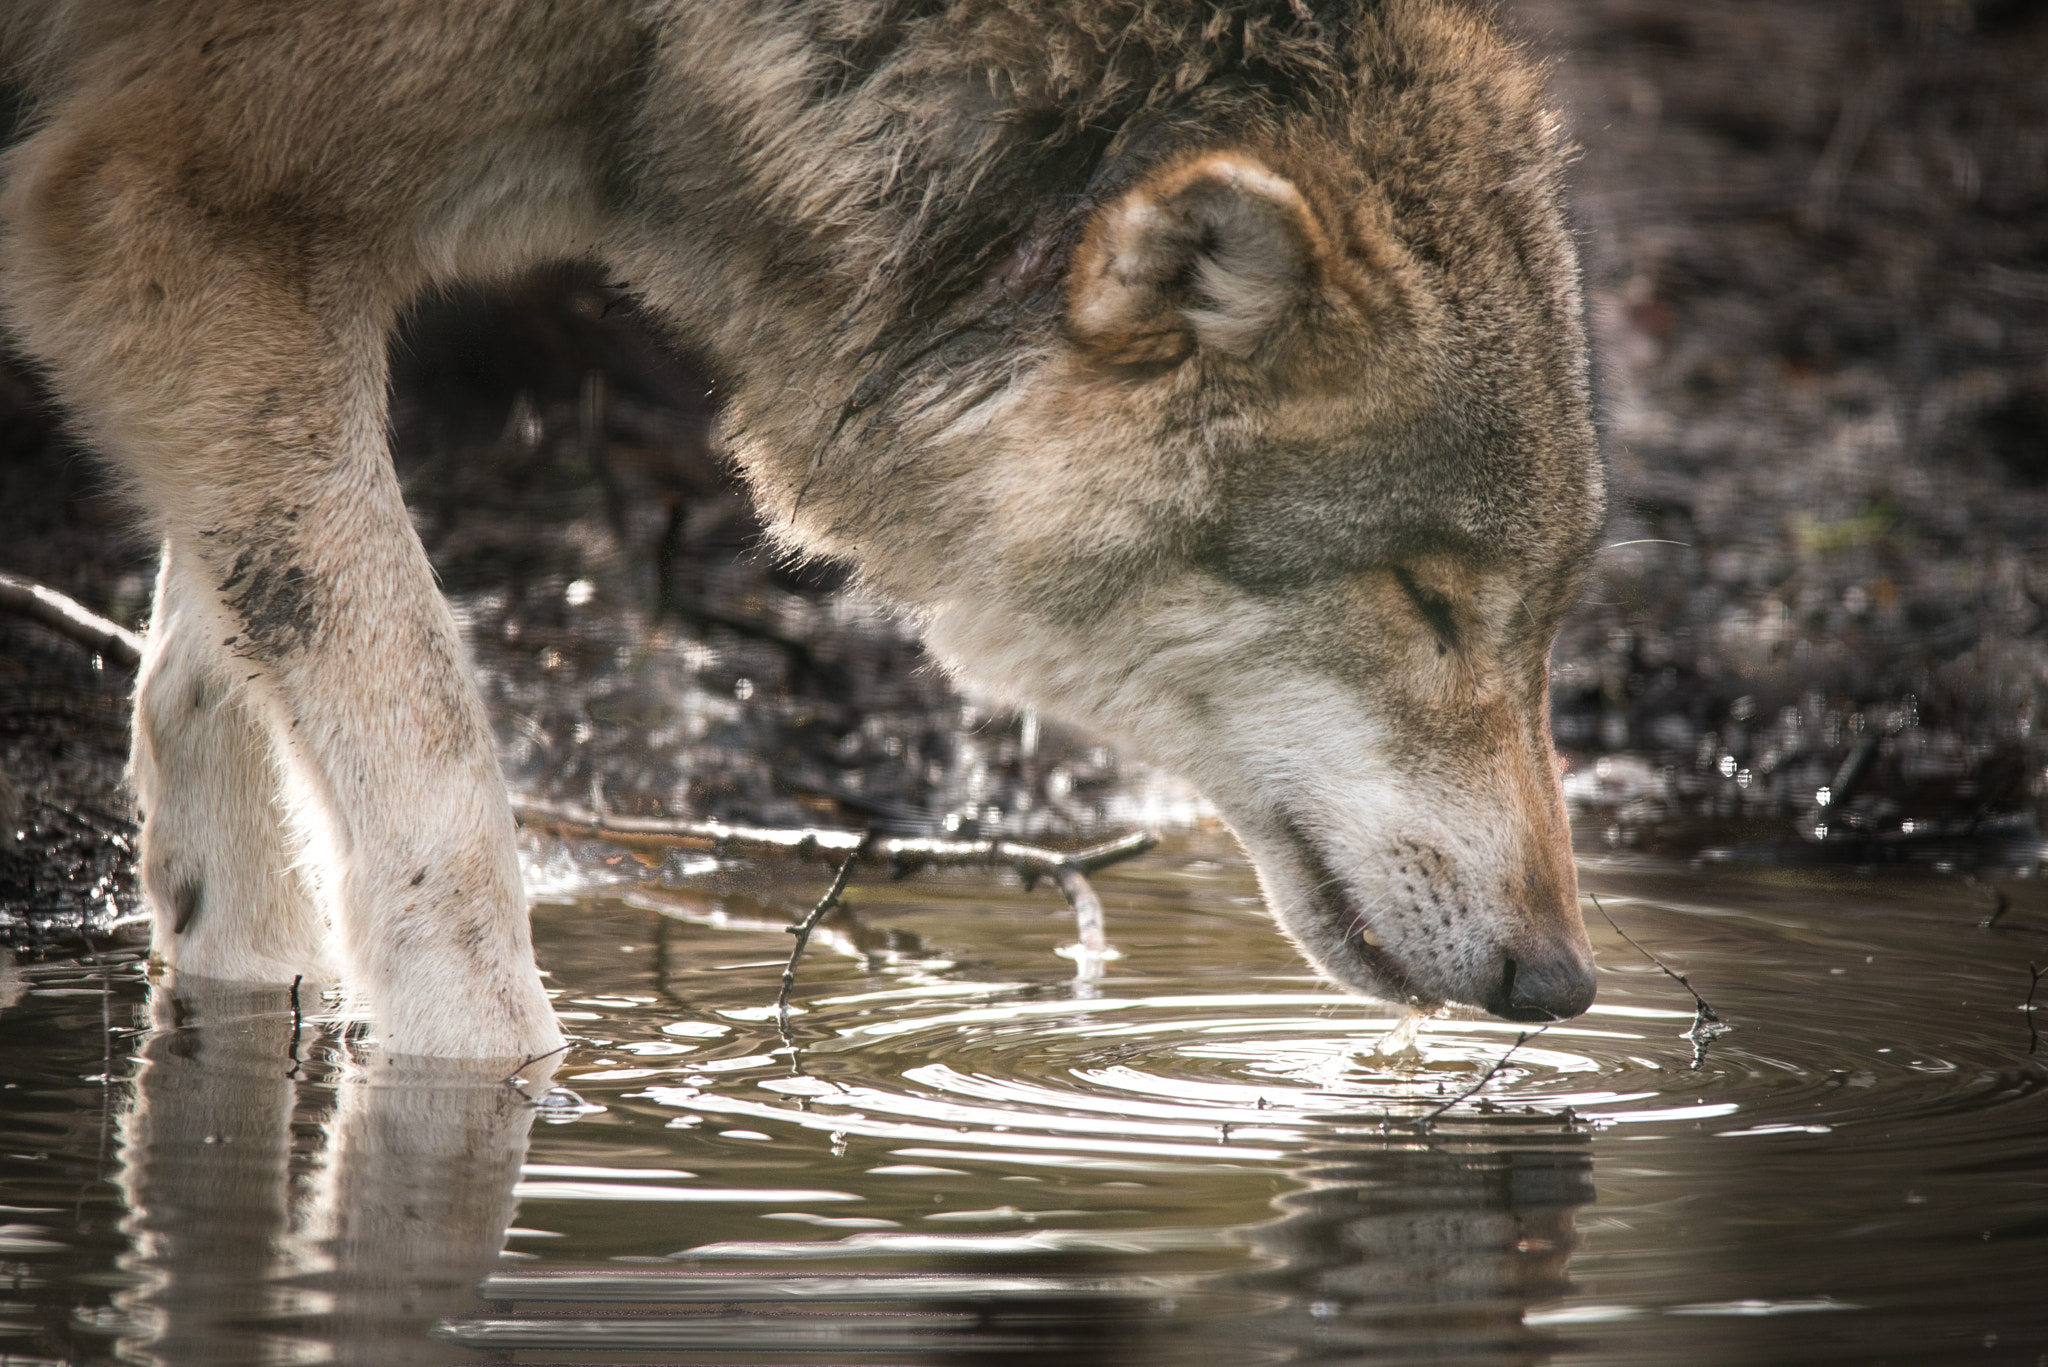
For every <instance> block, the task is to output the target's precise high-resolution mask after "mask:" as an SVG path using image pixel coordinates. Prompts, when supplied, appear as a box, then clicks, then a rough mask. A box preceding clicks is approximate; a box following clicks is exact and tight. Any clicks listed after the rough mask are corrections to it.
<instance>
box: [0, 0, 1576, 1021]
mask: <svg viewBox="0 0 2048 1367" xmlns="http://www.w3.org/2000/svg"><path fill="white" fill-rule="evenodd" d="M0 23H4V24H5V25H6V28H5V30H4V33H0V41H4V42H5V44H6V51H7V53H8V54H9V56H8V60H9V62H10V63H11V68H12V70H13V72H14V78H15V80H16V81H17V83H19V84H20V85H21V86H22V87H23V88H25V89H26V90H27V91H28V94H29V101H30V103H29V106H28V108H29V115H28V123H27V131H26V134H25V135H24V136H23V137H22V138H21V139H20V140H19V141H18V142H17V144H16V146H15V147H14V148H13V149H12V150H11V151H10V152H9V153H8V155H7V157H6V161H5V163H4V177H5V190H4V200H0V309H4V314H5V318H6V321H7V323H8V325H9V326H10V327H11V329H12V333H13V336H14V339H15V341H16V344H17V345H18V346H19V347H20V348H21V350H22V351H23V352H24V353H25V354H26V355H28V356H29V357H31V358H33V360H34V361H35V362H36V363H37V364H39V365H40V366H41V367H42V369H43V372H44V373H45V374H46V375H47V377H48V380H49V383H50V384H51V385H52V387H53V389H54V392H55V393H56V394H57V395H58V396H59V398H60V399H61V401H62V402H63V403H64V404H65V405H66V406H67V408H68V411H69V412H70V413H71V414H72V415H73V417H74V420H75V422H76V424H77V426H78V429H79V430H80V432H81V433H82V434H83V435H84V436H85V437H86V438H87V439H89V440H90V442H91V443H92V444H93V446H94V447H95V448H96V449H97V450H98V451H100V452H101V453H103V454H104V457H105V459H106V460H107V461H108V462H109V464H110V467H111V469H112V470H113V471H114V472H115V474H116V476H117V478H118V479H119V480H120V481H121V483H122V486H123V487H124V488H126V489H127V490H128V491H129V493H130V494H131V495H132V497H133V499H134V501H135V504H136V506H137V507H138V508H139V509H140V510H141V511H142V513H143V515H144V516H145V517H146V518H147V519H148V524H149V526H150V527H151V528H152V529H153V530H154V532H155V533H157V534H158V535H160V536H161V538H162V542H163V547H164V554H163V562H162V568H161V573H160V578H159V581H158V585H157V590H156V599H155V607H154V611H153V616H152V619H151V627H150V631H149V637H148V648H147V654H146V658H145V661H144V663H143V666H142V669H141V673H140V676H139V681H138V686H137V691H136V706H135V726H134V754H133V764H132V782H133V787H134V792H135V797H136V800H137V804H138V806H139V807H140V809H141V810H142V811H143V813H144V823H143V827H142V837H141V845H140V851H139V859H140V864H141V874H142V880H143V884H144V887H145V889H146V893H147V897H148V900H149V903H150V906H151V908H152V910H153V915H154V936H155V939H154V946H155V951H156V953H157V954H158V955H159V956H160V957H161V959H162V960H163V961H164V962H165V963H166V964H167V965H168V966H169V967H170V968H171V969H173V970H174V971H176V972H177V973H180V974H185V975H192V976H195V977H198V978H201V979H214V978H220V979H240V980H258V981H265V980H267V981H282V980H288V979H290V978H291V977H293V976H294V975H298V974H305V975H307V976H309V977H327V976H330V975H335V974H338V975H339V976H340V977H341V978H343V979H344V980H346V981H348V982H349V983H351V984H352V985H353V987H354V988H355V990H357V991H358V992H359V993H360V994H362V996H363V997H364V998H365V999H366V1000H367V1003H368V1006H369V1010H370V1012H371V1014H372V1016H373V1018H374V1020H375V1021H376V1022H377V1024H378V1028H379V1030H380V1032H381V1037H382V1039H383V1040H384V1042H385V1045H386V1047H388V1048H389V1049H390V1050H392V1051H394V1052H395V1053H401V1054H404V1053H410V1054H420V1055H437V1056H501V1055H503V1056H510V1055H522V1054H529V1053H538V1052H541V1051H544V1050H547V1049H550V1048H553V1047H554V1046H555V1045H556V1044H557V1043H558V1041H559V1038H560V1036H559V1035H558V1033H557V1027H556V1023H555V1020H554V1017H553V1015H552V1013H551V1011H550V1009H549V1005H548V1001H547V998H546V995H545V994H544V992H543V991H542V987H541V982H540V979H539V977H538V976H537V974H536V970H535V967H534V962H533V954H532V947H531V943H530V939H529V931H528V927H527V917H526V909H525V903H524V900H523V897H522V893H521V888H520V881H519V868H518V862H517V859H516V856H515V848H514V833H513V824H512V820H511V817H510V815H509V808H508V804H507V797H506V791H505V786H504V782H503V780H502V778H501V777H500V774H499V770H498V766H497V764H496V762H495V759H494V755H493V750H492V745H491V738H490V732H489V729H488V727H487V725H486V719H485V715H484V711H483V708H482V706H481V704H480V702H479V699H478V695H477V692H476V690H475V688H474V686H473V684H472V682H471V680H470V678H469V675H468V673H467V669H466V665H465V660H464V652H463V646H462V643H461V640H460V637H459V635H458V632H457V628H456V625H455V622H454V620H453V618H452V617H451V615H450V612H449V610H448V608H447V606H446V605H445V603H444V602H443V600H442V599H441V597H440V596H439V594H438V592H437V591H436V588H435V584H434V576H433V573H432V571H431V569H430V568H429V566H428V563H427V560H426V558H425V556H424V554H423V552H422V550H421V547H420V544H419V541H418V539H417V537H416V536H415V535H414V533H413V530H412V527H411V525H410V523H409V521H408V519H407V514H406V509H405V506H404V503H403V502H402V500H401V498H400V493H399V487H398V484H397V482H396V480H395V479H394V476H393V473H392V469H391V464H390V460H389V456H388V453H387V449H386V435H385V423H386V397H385V385H386V373H387V372H386V350H387V339H388V337H389V335H390V333H391V330H392V327H393V323H394V320H395V319H397V318H398V317H399V315H400V314H401V312H402V311H403V310H404V309H405V308H406V307H407V306H408V304H409V303H410V302H411V301H413V300H415V299H417V298H418V297H419V296H420V295H421V294H422V293H423V292H425V291H430V290H434V289H438V288H441V287H444V286H446V285H448V284H450V283H451V282H455V281H460V280H472V279H489V278H493V277H504V276H507V275H509V274H511V273H514V272H517V271H520V270H523V269H526V268H529V267H531V266H533V265H534V264H536V263H540V262H546V261H552V260H558V259H564V258H585V259H595V260H597V261H600V262H602V263H604V265H605V268H606V269H608V270H610V271H612V272H615V273H616V275H617V276H618V278H620V279H621V280H623V281H625V282H628V283H629V284H630V286H631V288H632V289H633V290H634V291H635V292H636V293H637V295H638V297H639V298H640V299H641V300H642V301H643V302H644V304H645V305H646V307H647V308H648V309H649V310H650V311H651V312H652V313H654V314H655V315H657V316H659V317H660V318H662V319H664V320H665V321H666V322H667V323H668V324H669V325H671V326H673V327H674V328H675V329H676V331H677V333H678V335H680V336H682V337H684V338H687V339H688V340H689V341H690V343H691V344H692V346H693V347H695V348H696V349H698V350H700V351H701V352H703V353H705V354H708V356H709V357H710V358H711V361H712V363H713V366H714V368H715V370H716V371H717V373H719V374H720V375H721V376H722V377H723V387H724V390H725V393H726V395H727V405H728V407H727V412H726V418H725V421H726V427H727V441H728V443H729V446H730V449H731V451H732V454H733V458H734V460H735V461H736V462H737V465H738V467H739V469H740V470H741V471H742V472H743V473H744V475H745V477H746V479H747V480H748V481H749V483H750V484H751V486H752V489H753V492H754V495H755V496H756V498H757V499H758V500H759V502H760V504H761V506H762V508H763V509H764V511H765V513H766V514H767V516H768V517H769V519H770V520H771V521H772V523H773V526H774V528H775V530H776V533H777V535H778V536H779V537H780V538H781V540H782V542H783V544H784V545H786V546H787V547H790V548H792V549H793V550H794V551H796V552H798V553H801V554H804V555H814V556H823V557H835V558H838V559H841V560H843V561H845V562H847V563H849V564H850V565H851V566H852V567H853V568H854V570H855V571H856V573H857V574H858V575H859V576H860V578H861V580H862V581H863V582H864V583H865V584H866V585H867V586H868V587H869V588H871V589H873V590H875V591H877V592H879V593H882V594H884V595H887V596H888V597H890V598H892V599H894V600H895V601H896V602H898V603H900V604H902V605H904V606H905V607H906V608H907V609H908V610H909V611H910V612H912V613H914V614H915V615H916V616H917V618H918V619H919V620H920V621H921V623H922V625H923V629H924V632H925V636H926V639H927V641H928V643H929V645H930V647H931V648H932V650H933V651H935V652H936V653H937V655H938V656H939V657H940V658H941V659H943V660H945V661H946V662H948V663H949V665H950V666H951V667H952V668H954V669H956V670H957V671H958V672H959V673H960V674H961V675H962V676H964V677H965V678H967V679H969V680H972V681H975V682H977V683H978V684H980V685H981V686H982V687H984V688H986V689H988V690H989V691H991V692H994V693H996V694H998V695H999V696H1002V697H1006V698H1009V699H1012V700H1015V701H1017V702H1020V703H1023V702H1028V703H1031V704H1033V705H1036V706H1038V707H1040V708H1042V709H1043V710H1045V711H1046V712H1047V713H1049V714H1053V715H1058V716H1062V717H1065V718H1068V719H1070V720H1072V721H1073V722H1075V723H1078V724H1079V725H1081V726H1083V727H1086V728H1090V729H1092V730H1094V731H1095V732H1097V733H1099V734H1101V735H1102V736H1104V737H1106V738H1108V739H1110V740H1112V741H1114V742H1116V743H1118V744H1120V745H1122V746H1124V747H1126V748H1127V749H1128V750H1129V751H1131V752H1134V753H1137V754H1140V755H1143V756H1146V757H1149V758H1150V759H1152V760H1154V761H1157V762H1159V763H1161V764H1163V765H1166V766H1168V767H1170V768H1172V769H1174V770H1176V771H1179V772H1180V773H1182V774H1184V775H1186V776H1187V777H1189V778H1190V779H1191V780H1193V781H1194V782H1196V783H1197V784H1198V785H1199V786H1200V787H1201V788H1202V789H1203V790H1204V791H1205V792H1206V793H1207V794H1208V795H1209V797H1210V798H1211V799H1212V800H1213V801H1214V802H1215V803H1216V805H1217V807H1218V808H1219V809H1220V811H1221V812H1222V813H1223V814H1224V816H1225V817H1226V819H1227V820H1228V822H1229V823H1230V825H1231V826H1232V828H1233V829H1234V830H1235V831H1236V833H1237V835H1238V837H1239V838H1240V839H1241V841H1242V843H1243V845H1244V847H1245V848H1246V850H1247V851H1248V853H1249V854H1250V856H1251V858H1252V860H1253V862H1254V864H1255V865H1256V867H1257V870H1258V875H1259V878H1260V880H1261V883H1262V886H1263V889H1264V892H1265V894H1266V898H1267V901H1268V904H1269V906H1270V908H1271V910H1272V912H1273V914H1274V916H1275V918H1276V919H1277V921H1278V923H1279V925H1280V926H1281V927H1282V928H1283V929H1284V930H1285V931H1286V932H1287V934H1289V935H1290V936H1291V937H1292V938H1293V939H1294V940H1295V942H1296V943H1297V944H1299V946H1300V948H1301V950H1302V952H1303V953H1304V954H1305V955H1306V956H1307V958H1308V959H1309V961H1310V962H1311V963H1312V964H1313V965H1314V966H1315V967H1316V969H1318V970H1319V971H1320V972H1321V973H1323V974H1324V975H1326V976H1327V977H1328V978H1329V979H1331V980H1333V981H1335V982H1337V983H1339V984H1341V985H1343V986H1345V987H1348V988H1351V989H1354V990H1357V991H1359V992H1363V993H1368V994H1373V995H1378V996H1382V997H1390V998H1392V999H1395V1000H1398V1001H1407V1002H1411V1003H1414V1004H1417V1005H1420V1006H1434V1005H1436V1004H1439V1003H1442V1002H1447V1001H1453V1002H1465V1003H1472V1004H1476V1005H1479V1006H1481V1007H1484V1008H1485V1009H1486V1010H1488V1011H1491V1012H1494V1013H1497V1014H1499V1015H1501V1016H1505V1017H1508V1018H1510V1019H1515V1020H1527V1021H1535V1020H1553V1019H1558V1018H1563V1017H1568V1016H1571V1015H1574V1014H1576V1013H1578V1012H1580V1011H1582V1010H1584V1009H1585V1008H1586V1006H1587V1005H1588V1004H1589V1002H1590V1001H1591V999H1592V996H1593V990H1594V982H1593V963H1592V957H1591V951H1590V947H1589V945H1588V942H1587V938H1586V934H1585V930H1584V927H1583V925H1582V923H1581V920H1580V916H1579V911H1578V898H1577V888H1576V881H1575V875H1574V871H1573V865H1572V856H1571V847H1570V840H1569V831H1568V828H1567V824H1566V816H1565V810H1564V805H1563V801H1562V794H1561V789H1560V784H1559V778H1558V772H1557V767H1556V764H1557V762H1556V757H1555V753H1554V750H1553V748H1552V744H1551V739H1550V735H1549V723H1548V708H1547V692H1548V690H1547V659H1548V652H1549V648H1550V643H1551V640H1552V638H1553V636H1554V634H1555V631H1556V629H1557V626H1558V624H1559V622H1560V620H1561V618H1562V616H1563V614H1564V613H1565V611H1566V610H1567V608H1568V607H1569V605H1570V603H1571V602H1572V600H1573V598H1574V595H1575V592H1576V585H1577V583H1578V581H1579V578H1580V576H1581V573H1582V571H1583V568H1584V566H1585V564H1586V562H1587V559H1588V556H1589V554H1590V553H1591V548H1592V546H1593V544H1594V540H1595V538H1596V536H1597V533H1598V529H1599V527H1600V525H1601V522H1602V516H1603V513H1602V498H1603V494H1602V476H1601V469H1600V461H1599V457H1598V454H1597V447H1596V442H1595V437H1594V429H1593V424H1592V421H1591V416H1590V399H1589V393H1588V383H1587V357H1586V349H1585V343H1584V337H1583V329H1582V324H1581V318H1580V313H1581V305H1580V297H1579V286H1578V272H1577V265H1576V260H1575V256H1574V251H1573V246H1572V241H1571V237H1570V233H1569V231H1568V228H1567V225H1566V220H1565V217H1564V213H1563V209H1562V207H1561V204H1562V194H1563V191H1562V176H1563V171H1564V167H1565V165H1566V163H1567V161H1568V157H1569V149H1568V148H1567V146H1566V144H1565V140H1564V138H1563V136H1562V133H1561V131H1560V123H1559V120H1558V118H1557V116H1556V114H1555V113H1554V111H1553V110H1552V109H1551V107H1550V105H1549V104H1548V103H1547V100H1546V95H1545V91H1544V87H1543V83H1542V73H1541V70H1540V68H1539V66H1538V65H1537V64H1536V63H1535V62H1534V61H1532V60H1531V59H1530V58H1529V57H1528V55H1527V54H1526V53H1524V52H1523V51H1522V50H1521V49H1520V48H1519V47H1518V46H1517V45H1516V43H1515V42H1514V41H1512V40H1511V39H1510V38H1509V37H1507V36H1505V35H1504V33H1503V32H1502V30H1501V29H1500V28H1499V26H1498V25H1497V23H1496V22H1495V20H1494V18H1493V16H1492V15H1491V13H1490V11H1489V9H1488V8H1487V6H1486V5H1485V4H1483V3H1470V2H1461V0H1221V2H1220V3H1207V2H1205V3H1192V0H1190V2H1188V3H1181V2H1180V0H784V2H783V3H776V4H763V3H751V2H748V0H550V3H544V4H535V3H532V0H441V2H440V3H436V4H431V5H420V4H414V3H409V0H324V2H323V3H313V0H26V3H25V4H22V3H19V0H18V3H17V6H16V9H15V11H14V13H12V14H11V15H10V16H9V17H8V18H6V19H5V20H0Z"/></svg>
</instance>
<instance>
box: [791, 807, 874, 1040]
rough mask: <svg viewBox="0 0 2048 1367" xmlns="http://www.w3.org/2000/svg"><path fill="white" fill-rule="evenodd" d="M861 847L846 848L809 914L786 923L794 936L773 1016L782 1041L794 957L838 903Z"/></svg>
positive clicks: (799, 957)
mask: <svg viewBox="0 0 2048 1367" xmlns="http://www.w3.org/2000/svg"><path fill="white" fill-rule="evenodd" d="M860 856H861V847H860V846H855V847H854V848H853V849H852V850H849V851H848V852H847V855H846V858H845V859H844V860H843V861H841V863H840V865H839V872H838V873H835V874H833V875H832V886H831V887H829V888H826V889H825V895H824V896H823V897H820V898H819V899H818V905H816V906H814V907H812V908H811V910H810V914H809V915H807V916H805V917H804V919H803V920H801V921H798V922H797V923H796V924H795V925H793V926H790V927H788V930H789V933H790V934H792V935H794V936H796V944H795V945H793V946H791V948H790V951H789V963H788V964H787V965H785V966H784V967H783V970H782V990H781V991H780V992H778V993H776V994H775V1019H776V1021H777V1023H778V1025H779V1027H780V1029H781V1031H782V1038H783V1040H784V1041H785V1042H787V1041H788V1040H789V992H790V989H791V988H793V987H795V986H796V965H797V960H799V959H801V958H803V956H804V948H805V946H807V945H809V944H810V942H811V932H812V931H814V930H816V929H817V928H818V922H820V921H822V920H824V919H825V913H826V912H828V911H830V910H832V908H833V907H835V906H837V905H838V904H839V895H840V894H841V893H843V892H845V891H846V880H847V879H848V878H850V877H852V876H853V866H854V865H855V864H858V863H859V862H860Z"/></svg>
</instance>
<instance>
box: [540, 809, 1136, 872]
mask: <svg viewBox="0 0 2048 1367" xmlns="http://www.w3.org/2000/svg"><path fill="white" fill-rule="evenodd" d="M512 811H513V814H514V815H516V816H517V817H518V818H519V820H520V821H521V822H522V823H523V824H525V825H527V826H539V827H548V828H551V829H554V830H556V831H561V832H565V833H569V834H576V835H585V836H595V837H597V838H599V839H603V840H608V841H611V842H612V843H613V844H617V845H625V846H629V847H635V848H642V849H658V850H706V851H709V852H710V853H711V854H713V855H718V856H739V857H743V858H756V859H817V860H821V861H828V862H831V863H835V864H836V863H837V862H838V861H839V860H841V859H844V858H845V857H846V856H847V855H849V854H851V853H853V852H854V851H855V850H862V851H863V853H862V858H864V859H868V860H886V861H887V862H888V864H889V867H890V872H891V873H892V874H894V875H895V876H896V877H899V878H900V877H903V876H904V875H906V874H911V873H915V872H917V871H918V870H919V869H922V868H1002V867H1004V866H1008V867H1010V868H1013V869H1015V870H1016V871H1017V873H1018V874H1019V875H1020V876H1021V877H1022V878H1023V879H1024V880H1025V883H1026V885H1027V886H1029V885H1030V884H1032V883H1034V882H1036V881H1037V880H1038V879H1040V878H1051V877H1057V876H1058V874H1059V873H1060V871H1061V870H1063V869H1071V870H1074V871H1076V872H1079V873H1083V874H1089V873H1094V872H1096V871H1097V870H1098V869H1104V868H1107V867H1109V866H1110V865H1111V864H1117V863H1121V862H1122V861H1124V860H1126V859H1132V858H1135V857H1136V856H1138V855H1141V854H1143V853H1145V851H1147V850H1149V849H1151V848H1152V847H1153V846H1154V845H1155V844H1157V843H1158V838H1157V837H1156V836H1153V835H1150V834H1147V833H1145V832H1142V831H1134V832H1132V833H1131V834H1129V835H1124V836H1119V837H1118V838H1116V839H1115V840H1110V841H1105V842H1104V843H1102V844H1100V845H1090V846H1088V847H1087V848H1086V849H1080V850H1073V851H1061V850H1054V849H1048V848H1046V847H1045V846H1042V845H1026V844H1023V843H1022V842H1020V841H1014V840H933V839H926V838H922V837H912V836H901V837H896V838H893V839H888V840H873V839H870V837H868V836H867V835H864V834H862V833H861V832H859V831H844V830H832V829H829V828H825V827H812V828H792V827H775V826H736V825H731V824H728V823H726V822H723V821H683V820H677V819H674V818H668V817H646V816H619V815H616V814H614V813H611V812H593V811H591V810H589V809H587V808H582V807H574V806H570V805H569V804H567V803H554V802H533V801H525V802H517V803H514V804H513V807H512Z"/></svg>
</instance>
